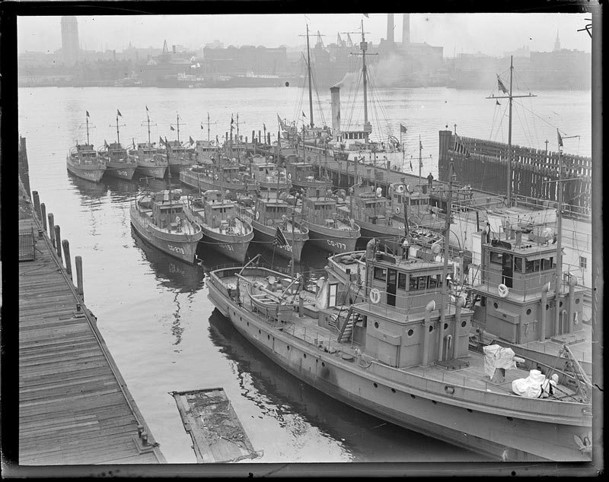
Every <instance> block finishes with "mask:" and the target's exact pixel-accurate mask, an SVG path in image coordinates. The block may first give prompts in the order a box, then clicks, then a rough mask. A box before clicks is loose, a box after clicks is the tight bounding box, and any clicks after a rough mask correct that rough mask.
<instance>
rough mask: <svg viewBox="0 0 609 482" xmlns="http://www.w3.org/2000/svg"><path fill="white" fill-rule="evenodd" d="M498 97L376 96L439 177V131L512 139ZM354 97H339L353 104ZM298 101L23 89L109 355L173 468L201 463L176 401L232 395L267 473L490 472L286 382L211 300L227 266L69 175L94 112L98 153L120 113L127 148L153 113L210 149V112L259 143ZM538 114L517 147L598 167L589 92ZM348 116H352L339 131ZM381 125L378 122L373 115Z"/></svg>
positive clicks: (271, 93)
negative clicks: (154, 234) (349, 464)
mask: <svg viewBox="0 0 609 482" xmlns="http://www.w3.org/2000/svg"><path fill="white" fill-rule="evenodd" d="M490 93H491V92H490V91H489V92H481V91H456V90H451V89H445V88H438V89H401V90H384V91H381V92H379V93H378V95H377V97H378V99H379V100H381V101H383V103H384V104H383V105H384V107H383V113H384V116H383V118H384V119H388V122H389V123H390V124H391V125H392V126H393V129H394V133H397V134H396V136H398V137H399V124H400V123H403V124H405V125H406V126H407V127H408V133H407V135H406V145H407V149H408V154H407V156H411V155H412V156H414V157H415V158H418V138H419V135H420V136H421V142H422V144H423V147H424V151H423V158H424V168H423V170H424V171H423V172H427V171H431V172H433V173H434V175H435V176H437V174H436V173H437V167H436V162H437V161H436V159H437V152H438V131H439V130H440V129H442V128H444V127H445V126H446V125H448V126H449V127H450V128H453V126H454V124H457V132H458V133H459V134H461V135H463V136H472V137H483V138H491V137H492V138H494V139H496V140H500V141H501V140H505V138H507V135H505V138H503V137H502V136H503V135H504V134H503V131H505V132H507V120H505V118H503V117H502V112H501V111H500V109H503V107H504V106H496V105H493V104H492V103H493V102H494V101H489V100H486V99H485V97H486V96H487V95H489V94H490ZM348 97H349V96H348V94H346V93H345V94H344V95H343V103H346V101H347V99H348ZM321 101H322V105H323V106H324V108H325V109H326V112H325V114H324V115H325V118H326V119H327V120H328V122H329V119H330V112H329V95H327V96H323V95H322V96H321ZM300 102H301V92H300V91H299V90H298V89H294V88H285V89H232V90H220V89H217V90H216V89H193V90H188V89H154V88H150V89H138V88H131V89H121V88H86V89H84V88H83V89H78V88H38V89H20V90H19V132H20V135H22V136H24V137H26V138H27V147H28V155H29V162H30V184H31V187H32V189H33V190H37V191H38V192H39V194H40V199H41V201H42V202H44V203H45V204H46V208H47V212H52V213H53V214H54V215H55V223H56V224H59V225H60V226H61V232H62V237H63V238H64V239H68V240H69V241H70V246H71V252H72V254H73V256H75V255H80V256H82V258H83V269H84V279H85V281H84V288H85V300H86V303H87V306H88V307H89V308H90V309H91V310H92V311H93V312H94V313H95V315H96V316H97V317H98V319H99V322H98V325H99V329H100V330H101V332H102V334H103V336H104V338H105V340H106V342H107V345H108V347H109V349H110V351H111V353H112V356H113V357H114V359H115V361H116V363H117V364H118V366H119V369H120V371H121V373H122V375H123V376H124V378H125V380H126V382H127V384H128V386H129V389H130V391H131V393H132V394H133V396H134V398H135V400H136V403H137V405H138V406H139V408H140V410H141V411H142V413H143V415H144V417H145V418H146V421H147V423H148V424H149V426H150V428H151V430H152V432H153V434H154V436H155V438H156V439H157V441H158V442H159V443H160V445H161V450H162V452H163V453H164V455H165V457H166V458H167V460H168V462H170V463H194V462H195V456H194V453H193V450H192V448H191V443H192V442H191V439H190V437H189V436H188V435H187V433H186V432H185V430H184V427H183V425H182V422H181V419H180V416H179V413H178V410H177V408H176V405H175V402H174V400H173V398H172V397H171V396H170V395H169V393H168V392H171V391H174V390H175V391H180V390H190V389H197V388H207V387H217V386H221V387H224V389H225V390H226V393H227V395H228V397H229V398H230V400H231V402H232V404H233V406H234V408H235V411H236V412H237V415H238V416H239V418H240V420H241V422H242V423H243V425H244V427H245V430H246V431H247V433H248V435H249V437H250V439H251V441H252V443H253V445H254V447H255V448H256V449H257V450H262V451H263V452H264V456H263V457H262V458H260V459H258V461H260V462H343V461H359V462H363V461H403V462H419V461H471V460H480V457H479V456H478V455H476V454H472V453H469V452H466V451H464V450H462V449H460V448H457V447H452V446H449V445H447V444H444V443H442V442H439V441H436V440H432V439H429V438H426V437H424V436H422V435H418V434H415V433H412V432H409V431H406V430H402V429H399V428H397V427H395V426H392V425H390V424H386V423H384V422H382V421H380V420H378V419H375V418H373V417H369V416H367V415H364V414H362V413H360V412H358V411H356V410H352V409H350V408H349V407H346V406H344V405H342V404H339V403H337V402H335V401H333V400H332V399H330V398H328V397H326V396H325V395H323V394H321V393H319V392H317V391H315V390H313V389H311V388H309V387H307V386H305V385H303V384H302V383H300V382H299V381H297V380H296V379H294V378H293V377H291V376H289V375H287V374H286V373H284V372H283V371H281V370H279V369H277V368H276V367H275V366H274V365H273V364H272V363H271V362H269V361H267V360H266V359H265V358H264V357H263V356H261V355H259V354H258V353H257V352H256V351H255V350H254V349H253V348H252V347H251V346H250V345H248V343H247V342H246V341H245V340H244V339H243V338H242V337H241V336H240V335H239V334H237V333H236V332H234V331H233V330H232V329H231V328H230V327H229V326H227V325H226V323H224V322H223V318H222V317H221V316H220V315H218V314H217V313H214V312H213V306H212V304H211V303H210V302H209V300H208V299H207V288H206V275H205V273H206V271H207V270H208V269H209V268H213V267H214V266H217V265H218V264H223V263H229V260H227V259H225V258H223V257H221V256H220V255H217V254H211V253H206V252H201V253H199V254H200V256H201V257H202V259H203V260H204V266H189V265H186V264H183V263H181V262H179V261H176V260H173V259H171V258H169V257H167V256H166V255H164V254H163V253H160V252H158V251H156V250H155V249H154V248H151V247H149V246H148V245H146V244H144V243H143V242H142V241H141V240H140V239H139V238H138V237H137V235H136V234H135V233H134V232H133V231H132V229H131V226H130V221H129V203H130V201H131V200H132V199H133V198H134V196H135V194H136V193H137V192H138V190H140V189H141V188H142V185H140V184H138V182H137V181H136V182H126V181H120V180H111V181H106V182H103V183H101V184H92V183H89V182H86V181H81V180H79V179H77V178H74V177H72V176H70V175H69V174H68V172H67V171H66V166H65V155H66V153H67V151H68V149H69V148H70V146H72V145H73V144H74V141H75V140H76V139H78V140H79V141H81V142H82V141H83V140H84V139H85V133H84V129H83V122H84V114H85V110H88V111H89V113H90V115H91V118H90V119H91V122H92V124H93V125H94V126H95V128H94V129H92V130H91V142H92V143H93V144H94V145H95V146H96V147H100V146H101V145H103V141H104V139H106V140H107V141H108V142H110V141H111V140H114V139H115V138H116V129H115V127H112V126H111V124H112V123H113V122H115V115H116V109H117V108H118V109H120V111H121V113H122V117H121V118H119V119H120V122H121V123H122V124H125V126H124V127H121V142H123V143H124V144H131V142H132V140H133V139H134V140H135V142H136V143H137V142H141V141H144V140H146V136H147V133H146V129H145V127H143V120H145V106H148V108H149V109H150V115H151V119H152V120H153V122H155V123H156V124H157V125H156V126H154V127H153V131H152V139H153V140H158V137H159V135H162V136H163V137H165V136H166V137H167V138H168V139H174V138H175V132H173V131H170V128H169V124H171V123H173V124H175V116H176V114H177V113H179V114H180V118H181V121H180V123H181V128H180V131H181V132H180V138H181V139H182V140H187V139H188V138H189V136H190V137H193V138H194V139H206V138H207V126H205V127H204V129H202V128H201V123H202V122H206V120H207V113H208V112H209V115H210V119H211V122H212V123H214V122H215V124H212V125H211V126H210V129H211V136H212V138H215V136H216V135H219V136H222V135H223V134H224V132H226V131H228V129H229V123H230V118H231V113H232V114H234V116H235V120H236V115H237V113H238V114H239V123H240V132H241V134H242V135H248V137H251V131H252V130H256V131H258V130H261V129H262V128H263V123H265V124H266V126H267V128H268V129H269V130H271V131H275V132H276V130H277V121H276V119H277V114H279V115H281V117H288V118H291V117H292V116H293V113H294V111H295V109H296V110H297V111H298V110H300V106H299V103H300ZM528 102H529V103H528V104H523V105H524V106H526V109H529V110H530V111H533V112H534V113H535V114H534V115H530V112H529V111H527V110H523V112H524V113H528V114H529V118H528V120H526V121H523V118H520V119H517V118H516V117H515V121H514V123H515V124H514V142H515V143H519V144H523V145H531V146H533V147H537V148H540V149H541V148H545V144H544V141H545V140H546V139H548V140H549V148H550V149H551V150H553V149H555V148H556V147H555V143H556V127H559V128H560V130H561V132H563V133H564V134H565V135H580V136H581V137H580V138H573V139H569V140H565V151H568V152H572V153H575V154H580V155H585V156H589V155H590V151H591V147H590V142H591V140H590V139H591V126H590V111H591V109H590V93H589V92H575V93H574V92H562V91H561V92H556V91H550V92H543V93H540V94H539V97H537V98H534V99H532V100H530V99H529V100H528ZM295 106H296V107H295ZM302 110H305V111H306V112H308V110H306V107H305V109H302ZM515 112H518V109H515ZM348 115H349V111H348V108H347V106H346V105H344V106H343V118H344V119H348V118H349V117H348ZM319 119H321V117H319ZM500 119H503V120H500ZM379 120H380V119H379ZM372 121H373V122H375V123H378V122H377V121H376V119H375V116H374V115H373V116H372ZM320 122H321V121H316V123H320ZM517 122H518V123H519V124H520V125H526V127H527V129H526V130H523V129H520V128H519V127H517V126H516V123H517ZM182 123H183V125H182ZM496 133H497V134H496ZM430 155H431V156H432V157H431V158H430V157H429V156H430ZM407 164H408V163H407ZM415 168H416V167H415ZM424 175H425V174H424ZM158 184H159V185H158V188H159V189H162V188H163V187H164V185H163V182H161V181H159V182H158ZM305 249H307V248H305ZM250 251H251V253H250V254H251V255H252V256H253V255H254V254H256V253H258V252H260V253H262V254H263V256H264V258H265V260H266V261H268V262H273V261H274V262H275V263H276V264H278V265H279V266H282V267H285V266H286V264H287V262H286V261H285V260H282V259H281V258H277V257H275V258H274V257H273V253H272V252H271V251H268V250H266V249H264V248H263V247H261V246H253V247H252V249H251V250H250ZM303 259H304V260H305V261H304V262H303V265H302V266H299V270H301V271H304V272H306V273H307V274H308V275H309V277H310V279H311V280H312V281H314V280H315V278H316V277H317V276H319V269H320V268H323V266H324V257H323V256H322V255H321V254H320V253H318V252H316V251H314V250H308V251H306V252H305V255H304V256H303Z"/></svg>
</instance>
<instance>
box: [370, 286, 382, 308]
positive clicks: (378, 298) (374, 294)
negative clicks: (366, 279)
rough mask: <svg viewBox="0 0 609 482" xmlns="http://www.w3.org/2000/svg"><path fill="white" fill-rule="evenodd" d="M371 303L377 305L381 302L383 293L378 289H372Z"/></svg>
mask: <svg viewBox="0 0 609 482" xmlns="http://www.w3.org/2000/svg"><path fill="white" fill-rule="evenodd" d="M370 301H371V302H372V303H374V304H375V305H376V304H378V302H379V301H381V292H380V291H379V290H378V288H372V289H371V290H370Z"/></svg>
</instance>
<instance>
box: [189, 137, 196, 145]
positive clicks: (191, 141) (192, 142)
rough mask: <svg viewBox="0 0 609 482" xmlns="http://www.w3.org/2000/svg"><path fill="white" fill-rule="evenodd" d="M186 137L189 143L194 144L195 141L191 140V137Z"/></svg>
mask: <svg viewBox="0 0 609 482" xmlns="http://www.w3.org/2000/svg"><path fill="white" fill-rule="evenodd" d="M188 139H189V140H190V143H191V144H194V143H195V141H193V140H192V137H190V136H188Z"/></svg>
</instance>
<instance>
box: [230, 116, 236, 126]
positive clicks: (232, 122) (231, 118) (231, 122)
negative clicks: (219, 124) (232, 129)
mask: <svg viewBox="0 0 609 482" xmlns="http://www.w3.org/2000/svg"><path fill="white" fill-rule="evenodd" d="M234 123H235V119H233V116H232V115H231V116H230V125H231V126H232V125H233V124H234Z"/></svg>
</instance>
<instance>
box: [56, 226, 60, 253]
mask: <svg viewBox="0 0 609 482" xmlns="http://www.w3.org/2000/svg"><path fill="white" fill-rule="evenodd" d="M55 248H56V249H57V256H59V259H60V260H61V231H60V228H59V225H58V224H57V225H56V226H55Z"/></svg>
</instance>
